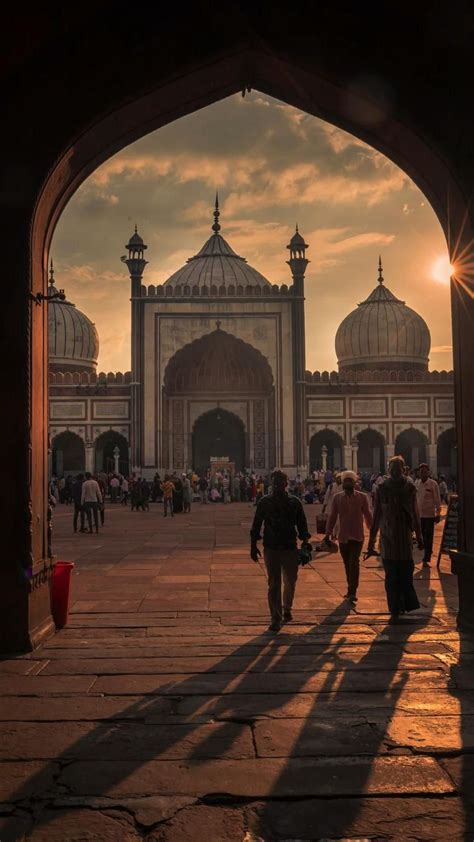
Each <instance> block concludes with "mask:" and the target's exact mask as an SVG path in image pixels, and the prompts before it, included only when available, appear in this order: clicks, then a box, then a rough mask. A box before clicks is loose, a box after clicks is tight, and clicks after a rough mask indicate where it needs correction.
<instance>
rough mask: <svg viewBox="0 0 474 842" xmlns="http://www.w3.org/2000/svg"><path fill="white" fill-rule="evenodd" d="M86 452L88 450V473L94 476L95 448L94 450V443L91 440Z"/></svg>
mask: <svg viewBox="0 0 474 842" xmlns="http://www.w3.org/2000/svg"><path fill="white" fill-rule="evenodd" d="M85 450H86V471H89V473H91V474H94V473H95V464H94V461H95V460H94V456H95V448H94V442H93V441H91V440H90V439H89V440H88V441H86V446H85Z"/></svg>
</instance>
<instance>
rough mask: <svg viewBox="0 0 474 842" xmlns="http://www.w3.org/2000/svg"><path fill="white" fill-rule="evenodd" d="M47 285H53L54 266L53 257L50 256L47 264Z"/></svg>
mask: <svg viewBox="0 0 474 842" xmlns="http://www.w3.org/2000/svg"><path fill="white" fill-rule="evenodd" d="M49 285H50V287H53V286H54V268H53V258H51V261H50V264H49Z"/></svg>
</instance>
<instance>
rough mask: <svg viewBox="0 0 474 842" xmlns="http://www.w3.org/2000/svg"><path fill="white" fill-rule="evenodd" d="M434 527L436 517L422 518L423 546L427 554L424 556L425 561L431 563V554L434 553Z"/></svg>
mask: <svg viewBox="0 0 474 842" xmlns="http://www.w3.org/2000/svg"><path fill="white" fill-rule="evenodd" d="M434 526H435V519H434V517H422V518H421V534H422V536H423V544H424V546H425V552H424V554H423V561H428V562H429V561H430V559H431V554H432V552H433V536H434Z"/></svg>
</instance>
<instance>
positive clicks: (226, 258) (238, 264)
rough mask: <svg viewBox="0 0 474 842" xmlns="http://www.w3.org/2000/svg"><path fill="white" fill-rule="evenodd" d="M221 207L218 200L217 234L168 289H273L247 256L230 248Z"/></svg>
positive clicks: (216, 210) (189, 261) (179, 272)
mask: <svg viewBox="0 0 474 842" xmlns="http://www.w3.org/2000/svg"><path fill="white" fill-rule="evenodd" d="M219 215H220V214H219V205H218V202H217V198H216V209H215V211H214V225H213V226H212V230H213V231H214V233H213V234H212V235H211V236H210V237H209V239H208V240H206V242H205V243H204V245H203V247H202V248H201V250H200V251H198V253H197V254H195V255H194V257H189V258H188V260H187V261H186V264H185V266H183V267H182V268H181V269H178V271H177V272H175V273H174V274H173V275H171V277H170V278H168V280H167V281H166V282H165V286H171V287H176V286H179V285H182V286H190V287H193V286H197V287H199V288H201V287H207V288H208V289H210V288H211V286H216V287H217V288H219V287H221V286H225V287H227V286H234V287H237V286H243V287H246V286H251V287H256V286H271V283H270V281H268V280H267V279H266V278H265V277H264V276H263V275H261V274H260V272H258V271H257V270H256V269H254V268H253V267H252V266H249V264H248V263H247V261H246V259H245V257H239V255H238V254H236V253H235V251H234V250H233V249H232V248H231V247H230V245H229V243H228V242H227V241H226V240H224V237H222V236H221V234H219V231H220V227H221V226H220V225H219Z"/></svg>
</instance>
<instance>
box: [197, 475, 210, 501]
mask: <svg viewBox="0 0 474 842" xmlns="http://www.w3.org/2000/svg"><path fill="white" fill-rule="evenodd" d="M207 486H208V482H207V479H206V477H201V479H200V480H199V483H198V488H199V496H200V498H201V503H209V499H208V496H207Z"/></svg>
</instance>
